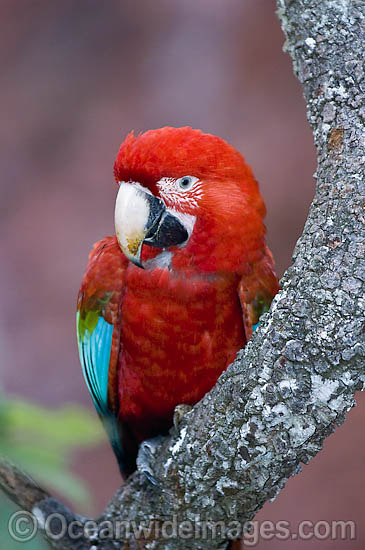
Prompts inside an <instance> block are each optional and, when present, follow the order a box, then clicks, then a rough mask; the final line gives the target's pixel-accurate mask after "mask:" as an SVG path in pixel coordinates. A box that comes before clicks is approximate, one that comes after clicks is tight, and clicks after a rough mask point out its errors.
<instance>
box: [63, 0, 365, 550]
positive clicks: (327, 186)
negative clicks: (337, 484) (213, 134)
mask: <svg viewBox="0 0 365 550" xmlns="http://www.w3.org/2000/svg"><path fill="white" fill-rule="evenodd" d="M278 13H279V17H280V19H281V22H282V25H283V29H284V31H285V33H286V36H287V41H286V49H287V51H288V52H289V54H290V55H291V56H292V58H293V61H294V68H295V72H296V74H297V75H298V78H299V79H300V81H301V82H302V84H303V90H304V95H305V98H306V101H307V105H308V119H309V122H310V124H311V126H312V128H313V133H314V138H315V143H316V146H317V150H318V170H317V180H318V184H317V191H316V196H315V199H314V201H313V204H312V206H311V209H310V213H309V217H308V220H307V223H306V225H305V229H304V232H303V235H302V237H301V238H300V240H299V241H298V244H297V246H296V250H295V253H294V263H293V265H292V267H291V268H290V269H289V270H288V271H287V272H286V274H285V276H284V278H283V280H282V282H281V284H282V291H281V292H280V293H279V294H278V295H277V297H276V298H275V300H274V302H273V305H272V308H271V310H270V312H269V313H267V314H266V315H265V316H264V319H262V325H261V328H260V329H259V330H258V331H257V332H256V333H255V335H254V336H253V338H252V340H251V341H250V342H249V344H248V345H247V347H246V348H245V350H244V351H242V352H240V353H239V355H238V358H237V360H236V361H235V363H234V364H233V365H231V366H230V367H229V368H228V370H227V371H226V372H225V373H224V374H223V375H222V376H221V377H220V379H219V381H218V383H217V384H216V386H215V387H214V388H213V389H212V391H211V392H209V394H207V395H206V396H205V397H204V398H203V400H202V401H201V402H200V403H199V404H198V405H197V406H195V407H194V409H193V410H192V411H191V412H188V413H187V414H186V415H185V416H184V417H183V418H182V419H181V420H180V424H179V426H178V427H177V428H174V430H173V434H172V438H171V439H170V440H168V441H166V442H165V443H163V444H162V446H161V448H160V449H159V453H158V458H157V459H156V462H155V465H154V475H155V477H156V479H157V480H158V481H159V484H160V485H159V486H158V487H154V486H152V485H151V484H149V483H148V482H146V481H145V480H144V478H143V477H142V476H141V475H140V474H138V473H137V474H135V475H133V476H132V478H131V479H130V480H128V482H127V484H126V485H125V486H124V487H122V488H121V489H120V490H119V492H118V493H117V494H116V495H115V496H114V497H113V499H112V501H111V503H110V505H109V506H108V508H107V510H106V512H105V514H104V516H103V518H100V520H101V521H104V520H109V519H117V520H119V521H124V520H129V521H130V520H134V521H136V522H137V523H141V522H142V524H145V525H147V523H148V522H149V521H150V520H151V519H152V520H154V522H155V525H159V523H160V522H161V521H163V520H171V519H172V517H173V516H174V514H176V517H177V518H178V521H183V520H192V521H194V522H195V524H197V523H198V522H199V521H204V520H209V521H212V522H217V521H224V522H225V524H226V526H227V525H228V524H229V522H230V521H232V520H238V521H240V522H243V521H245V520H250V519H252V518H253V517H254V515H255V513H256V512H257V511H258V510H259V509H260V508H261V507H262V505H263V504H264V503H265V502H266V501H267V500H268V499H271V498H273V497H275V495H276V494H277V493H278V491H279V490H280V489H281V488H282V487H283V485H284V484H285V482H286V481H287V479H288V478H289V477H290V476H292V475H294V474H295V473H297V472H298V471H299V469H300V463H301V462H307V461H308V460H309V459H310V458H311V457H312V456H314V455H315V454H316V453H317V452H318V451H319V450H320V449H321V447H322V444H323V440H324V439H325V438H326V437H327V436H328V435H329V434H330V433H331V432H333V431H334V430H335V428H336V426H338V425H339V424H341V423H342V422H343V421H344V418H345V414H346V412H347V411H348V410H349V409H350V408H351V407H352V406H353V404H354V393H355V391H356V390H360V389H362V388H363V385H364V382H365V367H364V362H363V360H364V351H365V345H364V338H363V334H364V304H363V301H364V281H365V267H364V264H365V262H364V231H363V226H364V210H363V206H364V204H363V201H364V195H365V193H364V187H363V185H364V184H363V179H364V148H363V147H364V143H363V138H364V133H363V132H364V125H363V118H364V108H363V107H362V106H361V105H362V103H363V97H364V96H363V86H364V80H363V76H364V75H363V57H362V56H363V44H364V41H365V36H364V28H365V3H364V2H363V1H356V0H352V1H351V0H336V1H335V0H322V1H321V2H318V1H316V0H278ZM226 535H227V533H225V534H223V536H222V537H216V538H215V539H214V540H208V541H204V540H202V539H201V538H198V539H191V538H190V539H189V538H188V539H185V540H183V539H181V538H180V539H179V538H170V539H163V538H159V537H158V536H157V538H156V536H155V535H154V534H153V533H152V534H151V538H150V540H149V541H146V540H144V539H143V537H142V539H140V540H137V539H135V538H134V537H133V536H131V537H130V538H129V540H128V542H126V543H124V542H123V541H120V542H119V543H116V546H113V545H112V543H110V542H108V541H102V540H99V541H98V546H97V548H98V549H109V548H130V549H133V548H144V547H145V548H156V549H157V548H158V549H162V548H166V549H167V548H169V549H180V548H181V549H188V548H191V549H198V548H200V549H204V548H209V549H214V548H224V547H225V546H226V543H225V542H224V536H226ZM56 547H57V548H66V546H64V547H63V546H62V541H61V542H60V543H59V544H58V546H57V545H56ZM87 547H88V545H87V542H86V541H85V542H83V543H81V542H80V545H79V546H77V548H87ZM67 548H68V547H67Z"/></svg>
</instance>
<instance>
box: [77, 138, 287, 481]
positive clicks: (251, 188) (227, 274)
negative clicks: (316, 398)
mask: <svg viewBox="0 0 365 550" xmlns="http://www.w3.org/2000/svg"><path fill="white" fill-rule="evenodd" d="M114 175H115V180H116V182H117V184H118V186H119V189H118V194H117V198H116V204H115V233H116V234H115V236H110V237H106V238H104V239H102V240H101V241H99V242H97V243H96V244H95V245H94V247H93V249H92V251H91V253H90V255H89V261H88V265H87V269H86V273H85V275H84V277H83V280H82V284H81V289H80V292H79V296H78V306H77V337H78V345H79V354H80V361H81V364H82V368H83V373H84V377H85V380H86V384H87V386H88V389H89V391H90V393H91V396H92V399H93V402H94V404H95V407H96V410H97V412H98V414H99V416H100V418H101V420H102V421H103V423H104V425H105V428H106V431H107V433H108V435H109V438H110V441H111V444H112V447H113V449H114V452H115V454H116V457H117V460H118V462H119V466H120V470H121V473H122V475H123V477H127V476H128V475H130V474H131V473H132V472H133V471H134V470H135V469H136V456H137V452H138V447H139V444H140V443H141V442H143V441H144V440H146V439H150V438H153V437H155V436H156V435H159V434H166V433H167V432H168V430H169V428H170V427H171V425H172V422H173V414H174V409H175V407H176V406H177V405H179V404H189V405H193V404H195V403H196V402H197V401H199V400H200V399H201V398H202V397H203V395H204V394H205V393H206V392H207V391H208V390H209V389H210V388H212V386H213V385H214V384H215V382H216V380H217V378H218V377H219V375H220V374H221V372H222V371H224V370H225V369H226V368H227V367H228V365H229V364H230V363H231V362H232V361H233V360H234V359H235V356H236V353H237V351H238V350H240V349H241V348H243V347H244V346H245V344H246V342H247V341H248V339H249V338H250V336H251V334H252V330H254V328H255V326H256V325H257V323H258V320H259V317H260V315H261V314H262V312H264V311H266V310H267V309H268V308H269V306H270V303H271V301H272V298H273V297H274V295H275V294H276V292H277V291H278V280H277V277H276V275H275V271H274V264H273V258H272V255H271V253H270V251H269V249H268V247H267V246H266V243H265V231H266V230H265V226H264V223H263V218H264V215H265V205H264V202H263V199H262V197H261V195H260V192H259V189H258V184H257V182H256V181H255V179H254V176H253V173H252V171H251V168H250V167H249V166H248V165H247V164H246V162H245V161H244V159H243V157H242V156H241V154H240V153H239V152H238V151H236V150H235V149H234V148H233V147H232V146H231V145H228V143H226V142H225V141H224V140H223V139H220V138H218V137H216V136H213V135H210V134H206V133H203V132H202V131H200V130H195V129H192V128H190V127H184V128H170V127H165V128H161V129H158V130H150V131H147V132H145V133H141V134H139V135H137V136H135V135H134V134H133V132H132V133H130V134H129V135H128V136H127V138H126V139H125V141H124V142H123V143H122V144H121V146H120V149H119V152H118V155H117V158H116V161H115V165H114Z"/></svg>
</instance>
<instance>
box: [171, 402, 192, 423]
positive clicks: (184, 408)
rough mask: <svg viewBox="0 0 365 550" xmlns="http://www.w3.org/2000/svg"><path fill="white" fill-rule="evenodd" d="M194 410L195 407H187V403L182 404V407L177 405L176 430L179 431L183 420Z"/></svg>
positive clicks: (175, 411)
mask: <svg viewBox="0 0 365 550" xmlns="http://www.w3.org/2000/svg"><path fill="white" fill-rule="evenodd" d="M192 408H193V407H192V406H191V405H187V404H186V403H181V404H180V405H176V407H175V410H174V426H175V428H176V429H178V427H179V425H180V424H181V421H182V419H183V418H184V416H185V415H186V414H187V413H188V412H190V411H191V409H192Z"/></svg>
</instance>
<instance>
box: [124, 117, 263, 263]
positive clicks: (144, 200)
mask: <svg viewBox="0 0 365 550" xmlns="http://www.w3.org/2000/svg"><path fill="white" fill-rule="evenodd" d="M114 174H115V178H116V181H117V182H118V184H119V192H118V195H117V199H116V205H115V229H116V235H117V239H118V242H119V245H120V247H121V249H122V251H123V253H124V254H125V256H126V257H127V258H128V259H129V260H131V261H132V262H133V263H134V264H136V265H138V266H139V267H145V266H146V264H147V262H148V259H150V258H152V257H154V256H156V255H158V254H159V253H160V252H161V249H163V250H164V251H166V250H167V251H169V254H168V256H169V258H170V260H171V262H172V265H173V266H174V267H176V268H180V269H184V268H185V269H186V268H193V269H198V270H201V271H203V272H207V273H209V272H217V271H228V272H234V273H238V272H240V271H242V269H244V264H245V263H247V262H254V261H255V255H256V256H257V253H259V252H260V251H261V250H262V247H263V242H264V235H265V227H264V224H263V217H264V215H265V206H264V203H263V200H262V197H261V195H260V193H259V190H258V185H257V182H256V181H255V179H254V177H253V174H252V171H251V169H250V167H249V166H248V165H247V164H246V163H245V161H244V159H243V157H242V155H241V154H240V153H238V152H237V151H236V150H235V149H234V148H233V147H232V146H230V145H228V144H227V143H226V142H225V141H224V140H223V139H220V138H218V137H216V136H213V135H210V134H205V133H203V132H202V131H200V130H193V129H192V128H189V127H186V128H169V127H166V128H161V129H158V130H150V131H148V132H145V133H143V134H139V135H138V136H134V135H133V133H131V134H129V135H128V136H127V138H126V139H125V141H124V142H123V143H122V144H121V147H120V150H119V152H118V156H117V158H116V161H115V165H114ZM165 258H166V254H165ZM170 260H169V261H170Z"/></svg>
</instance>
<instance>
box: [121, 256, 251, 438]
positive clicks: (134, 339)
mask: <svg viewBox="0 0 365 550" xmlns="http://www.w3.org/2000/svg"><path fill="white" fill-rule="evenodd" d="M237 284H238V281H237V280H236V278H235V277H232V276H226V277H225V276H223V275H222V276H219V277H218V276H214V277H211V276H209V277H207V276H201V275H198V274H190V275H189V276H188V275H186V274H182V273H180V274H179V273H175V272H173V271H169V270H168V269H167V268H162V269H160V268H156V269H153V270H143V269H140V268H138V267H135V266H130V267H128V270H127V273H126V280H125V287H124V288H125V291H124V294H123V297H122V304H121V318H122V325H121V351H120V357H119V375H118V387H119V402H120V416H121V418H122V419H123V421H124V422H127V423H128V424H129V425H130V427H131V428H132V430H133V431H136V430H137V431H139V432H141V433H139V434H135V435H136V436H137V438H138V439H140V440H142V439H145V438H146V437H151V436H152V435H154V432H156V433H159V432H160V431H161V429H158V428H161V425H163V424H166V426H165V428H166V429H167V428H168V427H169V426H170V425H171V421H172V414H173V410H174V407H175V406H176V405H177V404H179V403H190V404H193V403H195V402H197V401H198V400H199V399H201V397H202V396H203V395H204V394H205V393H206V392H207V391H208V390H209V389H210V388H211V387H212V386H213V385H214V384H215V382H216V380H217V378H218V376H219V374H220V373H221V372H222V371H223V370H224V369H225V368H226V367H227V366H228V365H229V364H230V363H231V362H232V361H233V359H234V357H235V355H236V353H237V351H238V350H239V349H240V348H242V347H243V346H244V344H245V336H244V328H243V321H242V312H241V307H240V303H239V298H238V294H237ZM154 426H156V429H154Z"/></svg>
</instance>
